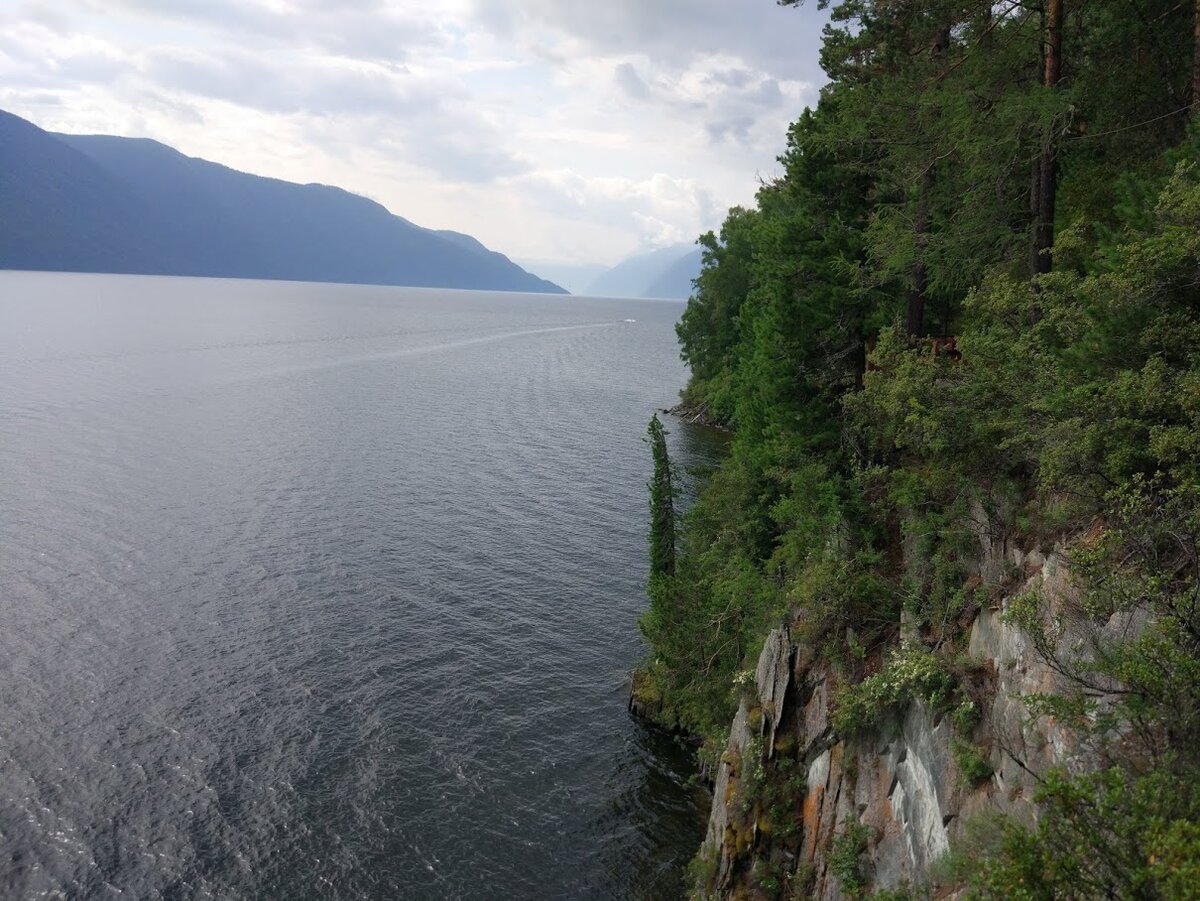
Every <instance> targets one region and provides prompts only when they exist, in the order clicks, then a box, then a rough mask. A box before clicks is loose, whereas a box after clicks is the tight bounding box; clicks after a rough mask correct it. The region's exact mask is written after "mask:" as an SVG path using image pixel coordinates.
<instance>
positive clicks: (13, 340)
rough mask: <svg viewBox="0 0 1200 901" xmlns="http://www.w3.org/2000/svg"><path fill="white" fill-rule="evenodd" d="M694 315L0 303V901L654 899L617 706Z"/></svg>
mask: <svg viewBox="0 0 1200 901" xmlns="http://www.w3.org/2000/svg"><path fill="white" fill-rule="evenodd" d="M681 311H682V307H681V305H680V304H676V303H668V302H649V301H647V302H640V301H612V300H610V301H605V300H590V299H578V298H557V297H537V296H531V295H505V294H483V293H471V292H454V291H431V290H413V289H400V288H371V287H344V286H337V285H313V284H297V283H283V282H274V283H272V282H248V281H225V280H204V279H179V278H153V277H125V276H94V275H86V276H85V275H61V274H34V273H11V272H10V273H0V895H2V896H4V897H22V898H24V897H30V898H33V897H68V898H110V897H113V898H115V897H118V896H120V897H124V898H159V897H162V898H286V899H293V898H295V899H299V898H581V897H582V898H623V897H628V898H656V897H671V896H673V895H677V893H678V891H679V885H680V882H679V868H680V866H681V865H682V864H683V863H684V862H686V860H687V859H688V858H689V857H690V856H691V855H692V854H693V853H694V851H695V849H696V848H697V847H698V844H699V841H700V838H701V833H702V829H703V822H702V810H701V805H702V804H703V798H702V797H699V796H698V795H697V793H696V791H695V790H694V789H690V788H688V787H687V786H686V785H685V780H686V777H687V775H688V773H689V767H688V760H687V755H686V754H684V753H682V752H680V751H679V750H678V749H676V748H675V747H674V745H673V744H672V743H671V742H670V741H669V740H665V739H663V738H662V737H661V736H656V735H654V734H651V733H648V732H647V731H645V730H644V729H643V728H642V727H641V726H640V725H639V724H637V723H636V722H634V721H633V720H631V719H630V718H629V716H628V715H627V714H626V711H625V701H626V694H625V691H626V688H625V686H626V676H627V672H628V670H629V669H630V667H631V665H632V664H633V663H634V662H635V661H636V660H637V659H638V657H639V656H640V654H641V653H642V648H641V645H640V641H639V638H638V634H637V629H636V624H635V621H636V617H637V614H638V612H639V611H640V610H641V609H642V608H643V606H644V604H645V600H644V582H645V574H646V537H645V536H646V520H647V514H646V504H647V501H646V489H645V484H646V481H647V479H648V477H649V474H650V468H651V464H650V453H649V449H648V448H647V447H646V445H645V444H644V443H643V442H642V435H643V433H644V430H645V426H646V421H647V419H648V418H649V416H650V414H651V413H652V412H653V411H654V409H655V408H661V407H663V406H669V405H670V404H671V403H673V401H674V400H675V399H676V396H677V392H678V389H679V388H680V386H681V385H682V384H683V381H684V378H685V372H684V370H683V368H682V365H681V364H680V362H679V360H678V356H677V348H676V345H675V339H674V332H673V328H672V326H673V323H674V322H675V320H676V319H677V318H678V316H679V314H680V312H681ZM668 426H669V428H670V429H671V430H672V432H673V434H672V438H671V440H672V444H673V448H674V450H675V453H676V455H677V458H679V459H680V460H681V461H683V462H687V461H689V460H701V459H704V458H706V457H708V456H711V454H712V452H713V448H712V446H711V444H709V443H706V440H705V438H704V436H703V435H702V434H699V433H693V432H691V431H689V430H688V429H687V428H686V427H684V426H682V425H679V424H671V423H668Z"/></svg>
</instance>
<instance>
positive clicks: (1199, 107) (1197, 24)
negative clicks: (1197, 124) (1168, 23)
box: [1191, 0, 1200, 119]
mask: <svg viewBox="0 0 1200 901" xmlns="http://www.w3.org/2000/svg"><path fill="white" fill-rule="evenodd" d="M1192 28H1193V35H1194V42H1193V45H1192V113H1191V115H1192V118H1193V119H1200V0H1196V16H1195V19H1194V20H1193V24H1192Z"/></svg>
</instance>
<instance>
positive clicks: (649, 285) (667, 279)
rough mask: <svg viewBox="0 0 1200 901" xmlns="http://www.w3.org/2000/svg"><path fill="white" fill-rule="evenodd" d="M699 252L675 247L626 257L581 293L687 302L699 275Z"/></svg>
mask: <svg viewBox="0 0 1200 901" xmlns="http://www.w3.org/2000/svg"><path fill="white" fill-rule="evenodd" d="M700 256H701V251H700V250H699V248H696V247H693V246H692V245H690V244H676V245H674V246H673V247H664V248H661V249H659V250H652V251H650V252H649V253H641V254H638V255H636V256H632V257H629V258H628V259H626V260H623V261H622V262H620V263H618V264H617V265H616V266H613V267H612V268H611V269H609V270H607V271H606V272H604V273H602V274H601V275H600V276H599V277H598V278H596V279H595V280H594V281H593V282H592V283H591V284H590V285H588V287H587V290H586V291H584V292H583V293H585V294H589V295H591V296H593V297H668V298H681V299H682V298H686V297H688V296H689V295H690V294H691V293H692V279H694V278H695V277H696V276H697V275H699V274H700Z"/></svg>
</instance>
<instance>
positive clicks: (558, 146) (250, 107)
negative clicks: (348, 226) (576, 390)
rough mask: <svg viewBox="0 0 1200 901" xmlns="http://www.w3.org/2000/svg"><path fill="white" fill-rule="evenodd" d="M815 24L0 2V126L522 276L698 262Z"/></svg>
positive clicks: (663, 12)
mask: <svg viewBox="0 0 1200 901" xmlns="http://www.w3.org/2000/svg"><path fill="white" fill-rule="evenodd" d="M823 18H824V14H823V13H821V12H820V11H819V10H818V9H817V3H816V0H809V2H808V3H806V4H803V5H802V6H800V7H798V8H797V7H786V8H785V7H779V6H777V5H776V3H775V2H774V0H687V2H684V0H588V2H584V0H423V2H419V0H0V109H5V110H8V111H9V112H11V113H14V114H16V115H18V116H22V117H24V118H26V119H29V120H30V121H32V122H34V123H35V124H36V125H39V126H40V127H42V128H45V129H47V130H49V131H62V132H72V133H84V134H118V135H125V136H131V137H148V138H153V139H155V140H158V141H162V142H163V143H165V144H169V145H171V146H172V147H175V148H177V149H179V150H181V151H182V152H184V153H186V154H188V155H189V156H196V157H202V158H204V159H209V160H215V161H217V162H220V163H224V164H226V165H228V166H232V167H233V168H235V169H241V170H244V171H247V172H253V173H255V174H258V175H268V176H272V177H275V178H282V179H286V180H288V181H296V182H302V183H307V182H322V183H325V184H332V185H337V186H339V187H342V188H346V189H347V190H350V191H353V192H355V193H358V194H363V195H366V196H368V197H370V198H372V199H374V200H377V201H379V202H380V203H382V204H383V205H384V206H386V207H387V208H388V209H389V210H391V211H392V212H393V213H396V214H398V215H401V216H404V217H405V218H407V219H410V220H412V221H413V222H415V223H417V224H418V225H423V226H426V227H428V228H450V229H455V230H457V231H462V232H467V233H468V234H471V235H474V236H475V237H477V238H479V239H480V240H481V241H483V242H484V243H485V244H487V245H488V246H489V247H491V248H493V249H495V250H499V251H501V252H503V253H505V254H507V255H509V256H510V257H513V258H514V259H517V260H519V261H521V262H524V263H526V264H534V265H536V264H537V263H546V264H551V263H553V264H563V265H579V264H596V265H612V264H614V263H616V262H618V261H619V260H620V259H623V258H625V257H627V256H629V255H630V254H632V253H635V252H640V251H644V250H649V249H653V248H657V247H662V246H667V245H671V244H675V243H690V242H692V241H694V240H695V238H696V236H697V235H699V234H700V233H702V232H704V231H706V230H708V229H710V228H718V227H719V226H720V223H721V221H722V220H723V219H724V215H725V211H726V210H727V209H728V208H729V207H730V206H732V205H735V204H749V203H752V202H753V198H754V192H755V190H756V189H757V187H758V185H759V183H760V180H768V179H770V178H772V177H774V176H776V175H778V174H779V166H778V163H777V161H776V157H777V156H778V155H779V154H780V153H781V152H782V150H783V148H784V141H785V136H786V130H787V125H788V123H789V122H791V121H793V120H794V119H795V118H796V117H797V116H798V115H799V114H800V112H801V111H802V110H803V109H804V108H805V107H806V106H809V105H813V104H815V102H816V99H817V92H818V90H819V88H820V85H821V84H822V83H823V75H822V73H821V70H820V67H819V65H818V64H817V57H818V51H819V45H820V32H821V24H822V22H823Z"/></svg>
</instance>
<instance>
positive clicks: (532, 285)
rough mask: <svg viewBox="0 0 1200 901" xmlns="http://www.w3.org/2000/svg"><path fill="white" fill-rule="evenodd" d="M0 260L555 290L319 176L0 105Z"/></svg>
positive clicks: (458, 238) (469, 241)
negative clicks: (282, 175)
mask: <svg viewBox="0 0 1200 901" xmlns="http://www.w3.org/2000/svg"><path fill="white" fill-rule="evenodd" d="M0 221H2V222H3V223H4V228H3V230H2V231H0V268H4V269H47V270H58V271H76V272H127V273H148V274H160V275H198V276H221V277H235V278H263V279H291V280H297V281H317V282H345V283H352V284H381V285H411V286H422V287H444V288H473V289H484V290H503V291H532V292H543V293H565V292H564V291H563V289H562V288H560V287H559V286H558V285H555V284H553V283H551V282H548V281H545V280H543V279H540V278H538V277H536V276H534V275H531V274H530V273H528V272H526V271H525V270H524V269H522V268H521V267H519V266H518V265H517V264H516V263H514V262H512V261H511V260H510V259H508V258H507V257H506V256H504V255H503V254H500V253H496V252H495V251H491V250H488V249H487V248H486V247H484V246H483V245H482V244H480V243H479V242H478V241H476V240H475V239H474V238H472V237H470V236H469V235H463V234H459V233H458V232H448V231H441V232H439V231H432V230H430V229H425V228H421V227H420V226H418V225H414V224H413V223H411V222H409V221H408V220H407V219H404V218H402V217H400V216H395V215H393V214H392V213H390V212H388V211H387V210H386V209H385V208H384V207H383V206H381V205H380V204H378V203H375V202H374V201H372V200H368V199H367V198H365V197H360V196H358V195H355V194H351V193H349V192H347V191H343V190H342V189H340V188H334V187H329V186H327V185H317V184H309V185H299V184H294V183H292V182H286V181H280V180H278V179H274V178H263V177H261V176H257V175H249V174H247V173H245V172H238V171H236V170H234V169H230V168H228V167H226V166H222V165H219V164H217V163H211V162H208V161H206V160H201V159H195V158H192V157H188V156H184V155H183V154H182V153H180V152H179V151H177V150H174V149H172V148H170V147H167V146H166V145H164V144H160V143H158V142H157V141H150V140H145V139H137V138H119V137H110V136H104V135H61V134H51V133H49V132H45V131H43V130H42V129H40V128H38V127H37V126H35V125H33V124H32V123H30V122H26V121H25V120H24V119H21V118H19V117H17V116H13V115H11V114H9V113H5V112H3V111H0Z"/></svg>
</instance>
